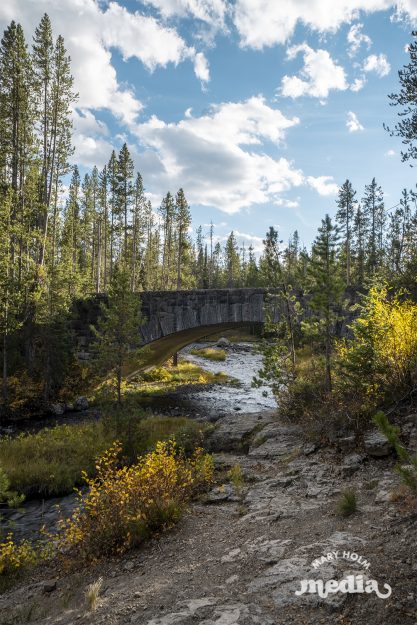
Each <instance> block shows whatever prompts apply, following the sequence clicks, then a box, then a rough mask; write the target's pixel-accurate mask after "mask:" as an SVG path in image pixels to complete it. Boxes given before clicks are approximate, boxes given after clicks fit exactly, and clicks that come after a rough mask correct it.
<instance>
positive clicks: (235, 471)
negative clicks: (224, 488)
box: [228, 464, 245, 495]
mask: <svg viewBox="0 0 417 625" xmlns="http://www.w3.org/2000/svg"><path fill="white" fill-rule="evenodd" d="M228 477H229V479H230V481H231V483H232V485H233V488H234V490H235V493H236V494H237V495H241V493H242V490H243V487H244V485H245V478H244V477H243V472H242V467H241V466H240V464H234V465H233V466H232V468H231V469H230V470H229V473H228Z"/></svg>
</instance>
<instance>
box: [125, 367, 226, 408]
mask: <svg viewBox="0 0 417 625" xmlns="http://www.w3.org/2000/svg"><path fill="white" fill-rule="evenodd" d="M226 382H229V377H228V376H227V375H226V374H225V373H221V372H219V373H210V371H205V370H204V369H202V368H201V367H199V366H198V365H196V364H194V363H192V362H187V361H182V362H180V363H179V364H178V366H177V367H169V366H165V367H154V368H153V369H150V370H149V371H146V372H143V373H141V374H140V375H138V376H137V377H136V378H135V379H132V380H130V381H129V382H128V383H125V384H124V385H123V389H122V392H123V395H124V397H129V396H131V397H132V398H133V397H135V399H136V400H139V401H140V398H141V397H154V396H158V395H163V394H164V393H167V392H170V391H174V390H175V389H176V388H177V387H178V386H183V385H189V384H225V383H226Z"/></svg>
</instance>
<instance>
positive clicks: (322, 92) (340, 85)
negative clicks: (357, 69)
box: [281, 43, 348, 98]
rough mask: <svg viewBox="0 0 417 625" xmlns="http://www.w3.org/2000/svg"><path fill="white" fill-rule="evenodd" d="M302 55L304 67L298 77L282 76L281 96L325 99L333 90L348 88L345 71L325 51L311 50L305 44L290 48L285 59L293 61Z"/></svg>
mask: <svg viewBox="0 0 417 625" xmlns="http://www.w3.org/2000/svg"><path fill="white" fill-rule="evenodd" d="M299 53H302V54H303V57H304V66H303V68H302V69H301V71H300V74H299V76H287V75H286V76H284V77H283V79H282V83H281V94H282V95H283V96H287V97H291V98H298V97H300V96H306V95H308V96H312V97H314V98H327V97H328V95H329V92H330V91H331V90H333V89H336V90H345V89H347V88H348V83H347V81H346V74H345V70H344V69H343V67H342V66H341V65H338V64H337V63H336V62H335V61H334V60H333V59H332V57H331V56H330V54H329V53H328V51H327V50H321V49H319V50H313V49H312V48H310V46H308V45H307V44H306V43H303V44H301V45H297V46H292V47H291V48H288V50H287V57H288V58H289V59H294V58H295V57H296V56H297V54H299Z"/></svg>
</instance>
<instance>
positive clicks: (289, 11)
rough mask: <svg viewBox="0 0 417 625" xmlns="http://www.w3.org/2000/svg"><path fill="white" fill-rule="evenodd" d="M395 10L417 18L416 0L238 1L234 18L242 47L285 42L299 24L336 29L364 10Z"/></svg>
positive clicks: (403, 14)
mask: <svg viewBox="0 0 417 625" xmlns="http://www.w3.org/2000/svg"><path fill="white" fill-rule="evenodd" d="M390 8H391V9H393V10H394V11H395V12H396V16H397V18H409V19H412V20H413V19H414V20H415V19H416V18H417V3H416V0H397V1H393V0H337V2H335V0H308V2H307V1H306V0H280V1H279V2H278V1H277V0H262V1H260V0H236V3H235V6H234V9H233V21H234V24H235V26H236V29H237V31H238V33H239V35H240V43H241V45H242V46H243V47H249V48H255V49H262V48H263V47H266V46H273V45H276V44H278V43H281V44H283V43H286V42H287V41H288V40H289V39H290V37H291V36H292V35H293V34H294V31H295V28H296V26H297V25H298V24H304V25H305V26H307V27H309V28H311V29H312V30H315V31H317V32H320V33H327V32H333V33H334V32H336V31H337V30H338V28H340V26H341V25H342V24H349V23H350V22H352V21H353V20H354V19H358V18H359V17H360V15H361V12H363V13H373V12H375V11H385V10H388V9H390Z"/></svg>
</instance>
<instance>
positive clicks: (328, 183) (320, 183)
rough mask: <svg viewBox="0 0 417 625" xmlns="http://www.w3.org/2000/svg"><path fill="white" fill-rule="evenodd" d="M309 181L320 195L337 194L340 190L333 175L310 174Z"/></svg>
mask: <svg viewBox="0 0 417 625" xmlns="http://www.w3.org/2000/svg"><path fill="white" fill-rule="evenodd" d="M307 183H308V184H309V185H310V187H312V188H313V189H315V191H317V193H318V194H319V195H323V196H328V195H337V192H338V191H339V185H337V184H336V183H335V182H334V180H333V176H317V177H314V176H308V177H307Z"/></svg>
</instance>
